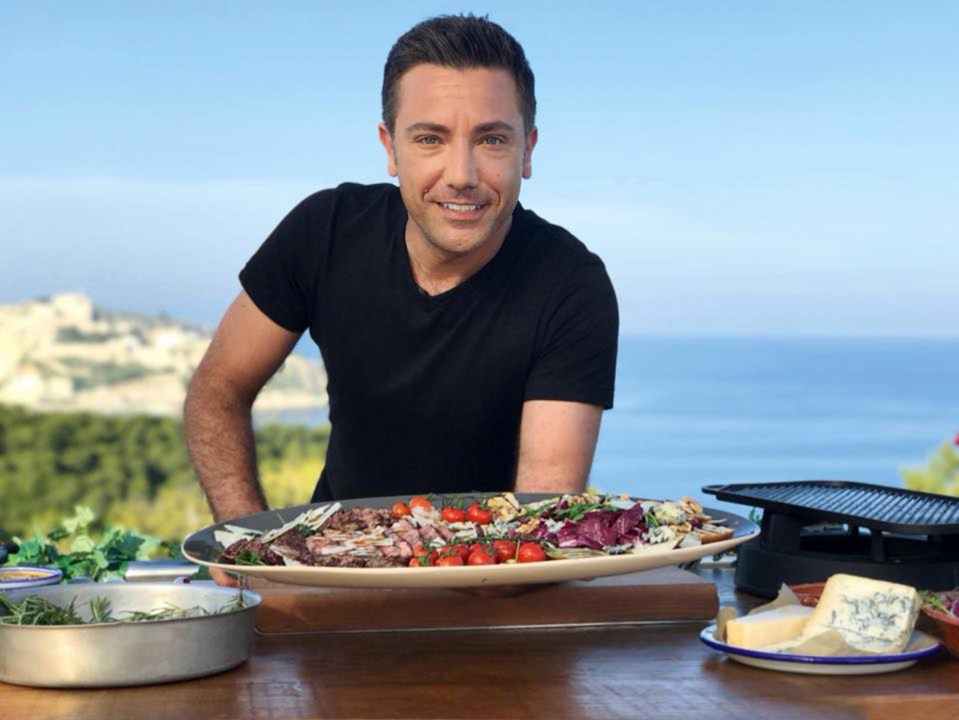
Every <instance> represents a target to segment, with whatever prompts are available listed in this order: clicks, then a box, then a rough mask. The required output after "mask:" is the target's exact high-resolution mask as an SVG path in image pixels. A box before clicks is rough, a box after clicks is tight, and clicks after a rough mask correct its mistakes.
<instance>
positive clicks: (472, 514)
mask: <svg viewBox="0 0 959 720" xmlns="http://www.w3.org/2000/svg"><path fill="white" fill-rule="evenodd" d="M466 519H467V520H469V521H470V522H474V523H476V524H477V525H489V524H490V523H491V522H493V511H492V510H487V509H486V508H484V507H481V506H480V504H479V503H473V504H472V505H470V506H469V510H467V511H466Z"/></svg>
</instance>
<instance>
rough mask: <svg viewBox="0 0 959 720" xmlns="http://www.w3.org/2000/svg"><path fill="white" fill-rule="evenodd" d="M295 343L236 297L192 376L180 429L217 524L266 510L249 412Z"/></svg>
mask: <svg viewBox="0 0 959 720" xmlns="http://www.w3.org/2000/svg"><path fill="white" fill-rule="evenodd" d="M298 338H299V335H297V334H296V333H293V332H290V331H288V330H285V329H284V328H282V327H280V326H279V325H277V324H276V323H274V322H273V321H272V320H270V319H269V318H268V317H267V316H266V315H264V314H263V313H262V312H261V311H260V309H259V308H257V307H256V305H254V304H253V301H252V300H250V298H249V296H248V295H247V294H246V293H245V292H241V293H240V295H239V296H238V297H237V298H236V300H235V301H234V302H233V304H232V305H231V306H230V308H229V310H227V312H226V314H225V315H224V316H223V320H222V321H221V322H220V326H219V328H218V329H217V331H216V335H215V336H214V337H213V341H212V342H211V343H210V347H209V348H208V349H207V351H206V355H204V357H203V360H202V361H201V362H200V365H199V367H197V369H196V373H194V375H193V379H192V380H191V382H190V388H189V391H188V392H187V398H186V403H185V406H184V418H183V421H184V429H185V432H186V440H187V447H188V448H189V450H190V458H191V459H192V460H193V466H194V468H195V469H196V472H197V475H198V476H199V478H200V484H201V485H202V486H203V490H204V492H205V493H206V496H207V500H208V502H209V503H210V507H211V508H212V510H213V515H214V517H215V518H216V519H217V520H225V519H230V518H235V517H239V516H241V515H248V514H250V513H255V512H260V511H262V510H266V507H267V505H266V498H265V497H264V495H263V490H262V489H261V488H260V484H259V481H258V479H257V468H256V445H255V442H254V436H253V424H252V421H251V409H252V407H253V401H254V400H255V399H256V396H257V393H259V392H260V389H261V388H262V387H263V386H264V385H265V384H266V382H267V380H269V379H270V377H272V375H273V373H275V372H276V370H277V368H279V367H280V365H281V364H282V363H283V360H284V359H286V356H287V355H289V354H290V351H291V350H292V349H293V346H294V345H295V344H296V341H297V339H298Z"/></svg>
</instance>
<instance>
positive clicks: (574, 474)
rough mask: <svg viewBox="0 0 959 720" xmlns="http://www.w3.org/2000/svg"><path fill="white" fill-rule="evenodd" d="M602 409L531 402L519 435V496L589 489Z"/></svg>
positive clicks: (569, 403) (562, 403) (567, 403)
mask: <svg viewBox="0 0 959 720" xmlns="http://www.w3.org/2000/svg"><path fill="white" fill-rule="evenodd" d="M602 417H603V409H602V408H601V407H599V406H598V405H587V404H585V403H577V402H562V401H558V400H528V401H527V402H525V403H524V404H523V417H522V420H521V422H520V431H519V460H518V463H517V469H516V486H515V491H516V492H550V493H552V492H555V493H578V492H582V491H583V490H584V489H585V488H586V480H587V479H588V478H589V468H590V466H591V465H592V463H593V453H594V452H595V451H596V439H597V437H598V436H599V424H600V421H601V420H602Z"/></svg>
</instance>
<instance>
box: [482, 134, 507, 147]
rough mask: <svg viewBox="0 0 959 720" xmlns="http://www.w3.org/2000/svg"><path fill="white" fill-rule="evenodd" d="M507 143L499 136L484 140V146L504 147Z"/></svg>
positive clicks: (487, 137)
mask: <svg viewBox="0 0 959 720" xmlns="http://www.w3.org/2000/svg"><path fill="white" fill-rule="evenodd" d="M505 143H506V140H504V139H503V138H501V137H499V136H497V135H487V136H486V137H484V138H483V144H484V145H503V144H505Z"/></svg>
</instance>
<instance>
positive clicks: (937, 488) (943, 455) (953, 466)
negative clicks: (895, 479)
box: [902, 442, 959, 496]
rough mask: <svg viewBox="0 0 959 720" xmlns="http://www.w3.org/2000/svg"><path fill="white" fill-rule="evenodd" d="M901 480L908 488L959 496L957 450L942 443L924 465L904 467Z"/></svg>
mask: <svg viewBox="0 0 959 720" xmlns="http://www.w3.org/2000/svg"><path fill="white" fill-rule="evenodd" d="M902 480H903V484H904V485H905V486H906V487H907V488H908V489H909V490H920V491H922V492H930V493H939V494H941V495H957V496H959V450H957V449H956V448H955V447H954V446H953V445H952V444H951V443H949V442H945V443H943V444H942V445H941V446H940V447H939V450H938V451H937V452H936V454H934V455H933V456H932V457H931V458H929V463H928V465H926V467H920V468H904V469H903V470H902Z"/></svg>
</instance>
